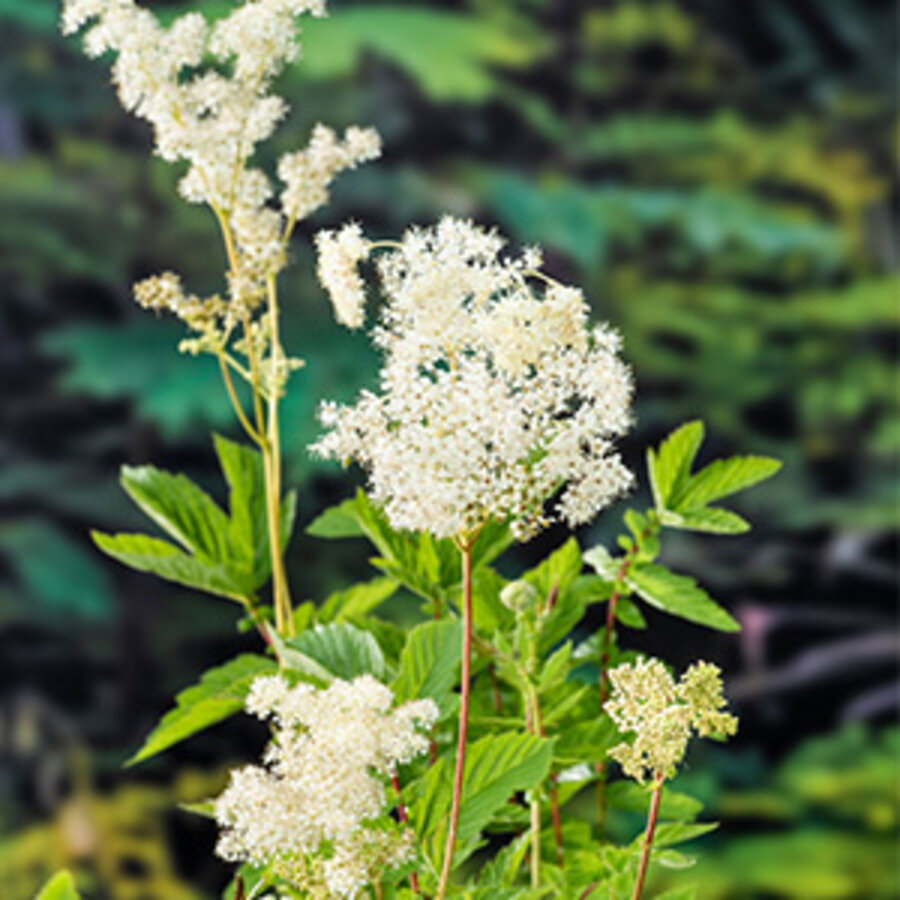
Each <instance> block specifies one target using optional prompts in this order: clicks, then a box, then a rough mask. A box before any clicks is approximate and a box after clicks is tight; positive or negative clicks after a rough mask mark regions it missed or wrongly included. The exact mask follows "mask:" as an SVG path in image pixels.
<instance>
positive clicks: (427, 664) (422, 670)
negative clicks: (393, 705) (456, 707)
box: [392, 621, 462, 711]
mask: <svg viewBox="0 0 900 900" xmlns="http://www.w3.org/2000/svg"><path fill="white" fill-rule="evenodd" d="M461 637H462V627H461V625H460V623H459V622H454V621H441V622H425V623H424V624H422V625H417V626H416V627H415V628H413V629H412V631H410V632H409V637H408V638H407V641H406V646H405V647H404V648H403V652H402V653H401V654H400V670H399V672H398V674H397V678H396V679H395V681H394V683H393V685H392V688H393V690H394V696H395V697H396V698H397V702H398V703H402V702H403V701H405V700H414V699H416V698H421V697H431V699H432V700H434V702H435V703H437V705H438V707H440V709H441V711H446V707H447V701H448V699H449V697H450V693H451V691H452V690H453V686H454V685H455V684H456V679H457V672H458V668H459V663H460V659H461V658H462V646H461Z"/></svg>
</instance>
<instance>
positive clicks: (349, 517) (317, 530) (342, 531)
mask: <svg viewBox="0 0 900 900" xmlns="http://www.w3.org/2000/svg"><path fill="white" fill-rule="evenodd" d="M306 533H307V534H310V535H312V536H313V537H318V538H352V537H365V536H366V532H365V531H364V530H363V527H362V525H360V523H359V517H358V516H357V514H356V498H355V497H354V498H352V499H350V500H344V501H343V502H342V503H338V505H337V506H332V507H330V508H329V509H326V510H325V512H323V513H322V514H321V515H320V516H318V518H316V519H314V520H313V521H312V523H311V524H310V525H307V527H306Z"/></svg>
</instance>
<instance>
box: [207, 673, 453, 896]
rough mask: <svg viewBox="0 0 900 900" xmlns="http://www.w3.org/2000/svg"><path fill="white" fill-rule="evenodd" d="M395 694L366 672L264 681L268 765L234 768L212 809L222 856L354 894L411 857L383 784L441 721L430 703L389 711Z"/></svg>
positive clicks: (312, 889) (258, 703)
mask: <svg viewBox="0 0 900 900" xmlns="http://www.w3.org/2000/svg"><path fill="white" fill-rule="evenodd" d="M392 703H393V695H392V693H391V691H390V690H389V689H388V688H386V687H385V686H384V685H382V684H381V683H380V682H378V681H376V680H375V679H374V678H372V677H371V676H368V675H364V676H361V677H359V678H356V679H354V680H353V681H341V680H337V681H334V682H333V683H332V684H331V685H330V686H329V687H327V688H324V689H316V688H313V687H311V686H309V685H306V684H300V685H297V686H296V687H290V686H289V685H288V683H287V682H286V681H285V680H284V679H283V678H282V677H281V676H269V677H263V678H258V679H257V680H256V681H255V682H254V684H253V687H252V689H251V691H250V693H249V695H248V698H247V702H246V706H247V710H248V712H250V713H252V714H254V715H256V716H258V717H259V718H261V719H264V720H271V722H272V724H273V726H274V729H275V731H274V737H273V740H272V743H271V744H270V745H269V747H268V749H267V751H266V753H265V757H264V760H263V765H261V766H247V767H244V768H242V769H238V770H236V771H233V772H232V773H231V781H230V784H229V786H228V788H226V790H225V792H224V793H223V794H222V795H221V796H220V797H219V798H218V800H217V801H216V806H215V814H216V819H217V821H218V822H219V824H220V826H221V827H222V829H223V832H222V836H221V838H220V840H219V844H218V847H217V852H218V853H219V855H220V856H222V857H223V858H225V859H227V860H231V861H249V862H251V863H254V864H257V865H267V866H271V867H272V868H273V870H274V872H275V873H276V874H277V875H278V876H280V877H281V878H284V879H285V880H287V881H288V882H290V883H291V884H292V885H294V886H295V887H296V888H297V889H299V890H301V891H306V892H307V893H306V894H304V896H311V897H321V898H323V900H325V898H341V900H352V898H355V897H357V896H358V895H359V894H360V891H362V889H363V888H364V887H365V885H367V884H369V883H371V882H372V881H374V880H377V879H378V878H379V877H380V876H381V874H382V873H383V872H384V871H385V870H387V869H390V868H394V867H396V866H399V865H402V864H403V863H405V862H407V861H408V860H409V859H410V858H411V857H412V855H413V850H412V843H411V839H410V836H409V835H408V834H406V833H405V832H404V831H403V830H402V829H401V828H400V827H399V826H397V825H396V823H394V822H392V821H391V820H390V819H389V818H388V817H387V815H386V814H387V812H388V810H389V806H390V804H389V802H388V798H387V793H386V789H385V782H386V780H387V778H388V777H389V776H390V774H391V773H392V772H393V771H394V770H395V769H396V767H397V766H398V765H402V764H405V763H408V762H410V761H411V760H412V759H414V758H415V757H417V756H420V755H422V754H423V753H425V752H426V751H427V750H428V744H429V742H428V738H427V737H426V736H425V733H426V732H427V730H428V729H429V728H430V727H431V726H432V725H433V724H434V722H435V721H436V720H437V717H438V710H437V707H436V706H435V704H434V703H433V702H432V701H431V700H415V701H411V702H408V703H405V704H403V705H401V706H399V707H397V708H396V709H392Z"/></svg>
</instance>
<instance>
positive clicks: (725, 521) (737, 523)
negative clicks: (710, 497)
mask: <svg viewBox="0 0 900 900" xmlns="http://www.w3.org/2000/svg"><path fill="white" fill-rule="evenodd" d="M659 520H660V522H662V524H663V525H665V526H667V527H668V528H680V529H682V530H684V531H703V532H707V533H709V534H744V533H745V532H747V531H749V530H750V523H749V522H748V521H747V520H746V519H743V518H742V517H741V516H739V515H738V514H737V513H734V512H731V510H729V509H720V508H719V507H717V506H707V507H703V508H701V509H692V510H686V511H684V512H673V511H672V510H669V509H664V510H663V511H662V512H661V513H660V515H659Z"/></svg>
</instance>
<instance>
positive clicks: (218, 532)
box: [122, 466, 229, 561]
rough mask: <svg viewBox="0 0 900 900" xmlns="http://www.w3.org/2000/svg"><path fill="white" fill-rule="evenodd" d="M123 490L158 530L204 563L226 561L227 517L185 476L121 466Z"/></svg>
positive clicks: (147, 468)
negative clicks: (160, 529) (157, 526)
mask: <svg viewBox="0 0 900 900" xmlns="http://www.w3.org/2000/svg"><path fill="white" fill-rule="evenodd" d="M122 487H124V488H125V490H126V491H127V492H128V494H129V496H130V497H131V498H132V500H134V502H135V503H136V504H137V505H138V506H139V507H140V508H141V509H142V510H143V511H144V512H145V513H146V514H147V515H148V516H150V518H151V519H153V521H154V522H156V524H157V525H159V526H160V528H162V529H163V531H165V532H166V533H167V534H169V535H170V536H171V537H173V538H175V539H176V540H177V541H178V542H179V543H181V544H182V545H183V546H184V548H185V549H186V550H190V551H191V552H193V553H194V554H196V556H197V557H198V558H200V559H201V560H203V561H213V560H215V561H219V560H222V559H225V558H227V556H228V550H229V548H228V545H227V535H228V532H229V523H228V517H227V516H226V515H225V513H224V512H222V510H221V508H220V507H219V506H218V505H217V504H216V503H214V502H213V500H212V499H211V498H210V496H209V495H208V494H207V493H206V492H205V491H202V490H201V489H200V488H199V487H197V485H195V484H194V482H193V481H191V480H190V479H189V478H186V477H185V476H184V475H173V474H171V473H170V472H164V471H163V470H162V469H157V468H155V467H154V466H139V467H133V466H123V467H122Z"/></svg>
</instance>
